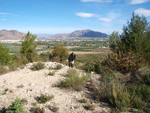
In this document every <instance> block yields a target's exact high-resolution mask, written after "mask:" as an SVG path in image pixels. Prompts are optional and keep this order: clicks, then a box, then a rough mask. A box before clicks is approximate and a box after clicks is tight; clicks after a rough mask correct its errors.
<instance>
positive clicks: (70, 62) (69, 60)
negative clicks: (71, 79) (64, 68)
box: [68, 52, 76, 68]
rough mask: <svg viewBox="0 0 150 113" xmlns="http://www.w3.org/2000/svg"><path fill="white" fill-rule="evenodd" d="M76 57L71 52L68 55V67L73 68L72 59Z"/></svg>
mask: <svg viewBox="0 0 150 113" xmlns="http://www.w3.org/2000/svg"><path fill="white" fill-rule="evenodd" d="M75 59H76V55H75V54H74V52H72V53H71V54H70V55H69V57H68V62H69V67H72V68H73V65H74V60H75Z"/></svg>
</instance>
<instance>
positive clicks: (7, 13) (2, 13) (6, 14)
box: [0, 13, 9, 15]
mask: <svg viewBox="0 0 150 113" xmlns="http://www.w3.org/2000/svg"><path fill="white" fill-rule="evenodd" d="M8 14H9V13H0V15H8Z"/></svg>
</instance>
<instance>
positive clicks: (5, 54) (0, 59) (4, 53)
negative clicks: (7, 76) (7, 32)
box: [0, 43, 12, 65]
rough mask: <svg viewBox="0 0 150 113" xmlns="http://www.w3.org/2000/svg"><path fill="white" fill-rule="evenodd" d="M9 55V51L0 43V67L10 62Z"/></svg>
mask: <svg viewBox="0 0 150 113" xmlns="http://www.w3.org/2000/svg"><path fill="white" fill-rule="evenodd" d="M11 58H12V57H11V55H10V54H9V49H7V48H6V47H4V46H3V45H2V44H1V43H0V65H6V64H8V63H9V62H10V61H11Z"/></svg>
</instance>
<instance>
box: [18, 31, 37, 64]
mask: <svg viewBox="0 0 150 113" xmlns="http://www.w3.org/2000/svg"><path fill="white" fill-rule="evenodd" d="M36 37H37V36H35V35H32V34H30V32H28V33H27V35H26V36H25V37H23V38H22V47H21V53H22V54H23V55H24V56H25V57H26V58H27V59H28V61H29V62H33V61H34V60H36V58H37V53H36V50H35V49H36V47H37V43H36V44H35V43H34V41H35V39H36Z"/></svg>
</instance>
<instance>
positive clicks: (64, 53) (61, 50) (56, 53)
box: [52, 44, 68, 61]
mask: <svg viewBox="0 0 150 113" xmlns="http://www.w3.org/2000/svg"><path fill="white" fill-rule="evenodd" d="M52 54H53V57H58V58H60V61H63V60H65V59H66V58H67V57H68V50H67V49H66V48H65V47H64V45H62V44H56V45H54V49H53V51H52Z"/></svg>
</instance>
